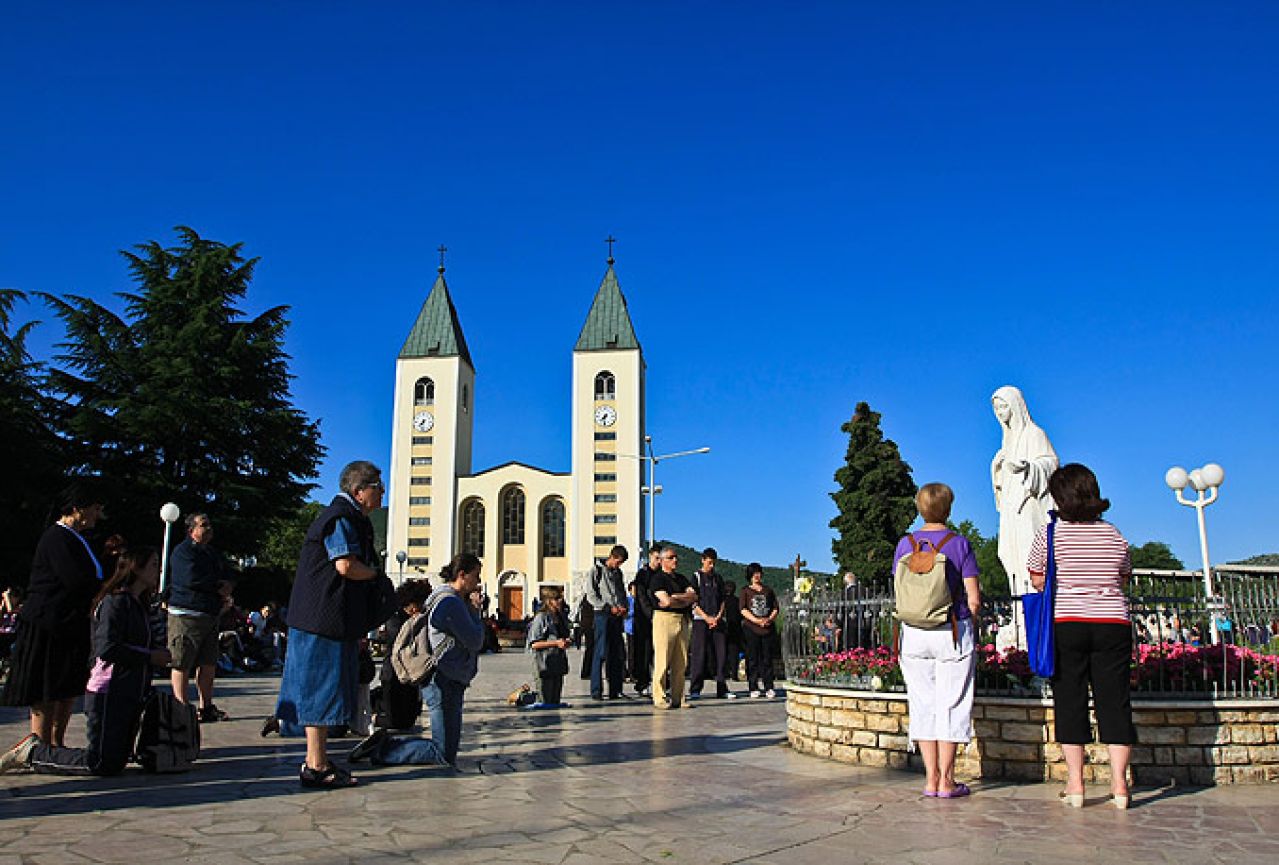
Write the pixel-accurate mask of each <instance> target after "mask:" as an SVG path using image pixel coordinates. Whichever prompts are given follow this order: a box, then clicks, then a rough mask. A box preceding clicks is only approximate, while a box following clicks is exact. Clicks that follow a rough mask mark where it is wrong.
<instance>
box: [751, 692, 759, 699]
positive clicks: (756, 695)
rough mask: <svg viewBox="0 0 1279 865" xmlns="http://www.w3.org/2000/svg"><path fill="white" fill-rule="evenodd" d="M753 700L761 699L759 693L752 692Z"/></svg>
mask: <svg viewBox="0 0 1279 865" xmlns="http://www.w3.org/2000/svg"><path fill="white" fill-rule="evenodd" d="M751 699H752V700H758V699H759V691H751Z"/></svg>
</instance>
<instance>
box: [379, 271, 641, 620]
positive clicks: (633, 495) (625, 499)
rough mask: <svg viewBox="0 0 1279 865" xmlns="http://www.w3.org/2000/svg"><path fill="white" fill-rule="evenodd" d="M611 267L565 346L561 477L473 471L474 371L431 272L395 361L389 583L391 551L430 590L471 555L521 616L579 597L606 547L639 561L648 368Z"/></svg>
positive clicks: (533, 470) (503, 606)
mask: <svg viewBox="0 0 1279 865" xmlns="http://www.w3.org/2000/svg"><path fill="white" fill-rule="evenodd" d="M613 263H614V262H613V258H612V256H611V255H610V256H609V259H608V269H607V270H606V271H605V273H604V278H603V280H602V281H601V282H600V285H599V288H598V290H597V291H596V293H595V299H594V302H593V303H592V304H591V308H590V311H589V313H588V314H587V316H586V321H585V323H584V324H583V326H582V329H581V332H580V333H579V334H578V339H577V343H576V345H575V346H574V348H573V375H572V381H571V382H566V384H567V385H568V386H570V387H571V388H572V399H571V412H572V416H571V418H570V430H571V436H570V438H571V446H570V447H571V454H570V458H571V462H570V471H568V472H563V471H550V470H547V469H543V468H538V467H535V466H529V465H525V464H523V463H519V462H514V461H511V462H504V463H500V464H498V465H495V466H492V467H490V468H485V469H483V470H480V471H475V470H473V467H472V441H473V433H474V430H475V424H476V420H477V418H476V415H477V414H478V413H479V409H478V408H477V406H478V401H477V400H476V372H475V364H474V362H473V361H472V358H471V353H470V350H469V348H468V347H467V344H466V338H465V336H464V335H463V331H462V325H461V321H460V320H459V317H458V314H457V309H456V308H455V307H454V305H453V299H452V296H451V295H450V293H449V288H448V285H447V283H446V282H445V279H444V267H443V266H441V267H440V268H439V275H438V277H437V278H436V280H435V285H434V286H433V287H432V289H431V292H430V294H429V295H428V296H427V298H426V301H425V302H424V303H423V304H422V308H421V311H420V312H419V313H418V317H417V320H416V321H415V322H414V324H413V327H412V329H411V330H410V331H409V335H408V338H407V339H406V340H405V341H404V346H403V348H402V349H401V350H400V354H399V357H398V358H397V360H396V371H395V397H394V399H395V405H394V410H393V412H392V423H393V427H392V431H391V466H390V473H389V476H388V481H389V484H388V486H389V489H388V501H387V509H388V514H387V573H389V574H391V575H392V576H393V578H398V576H399V574H400V573H401V567H400V565H399V563H398V561H397V554H399V553H403V554H404V558H405V561H404V567H403V569H402V570H403V573H404V576H405V577H406V578H407V577H410V576H429V577H430V578H431V579H432V581H433V582H434V581H435V577H436V575H437V574H438V573H439V570H440V568H441V567H443V566H444V565H445V564H447V563H448V561H449V560H450V559H451V558H452V557H453V556H454V555H455V554H456V553H459V552H470V553H474V554H476V555H477V556H479V557H480V559H481V561H483V563H484V571H483V576H484V583H485V588H486V590H487V591H488V593H489V595H490V597H492V598H493V599H494V600H495V601H496V603H497V612H498V613H499V614H500V615H503V616H506V617H508V618H512V619H518V618H521V617H523V616H524V615H526V614H528V613H529V612H530V611H531V609H532V603H533V600H534V598H536V597H537V596H538V594H539V592H540V590H541V589H543V588H546V587H558V588H561V589H563V590H564V591H565V592H566V593H567V594H570V595H575V594H576V592H575V590H574V580H575V579H577V578H580V577H581V576H582V575H584V574H586V573H587V572H588V571H589V570H590V568H591V566H592V565H593V563H594V561H595V560H596V559H597V558H602V557H604V556H606V555H607V554H608V551H609V549H610V548H611V547H612V546H613V545H614V544H619V543H620V544H623V545H625V546H626V548H627V549H628V550H629V551H630V553H631V557H632V563H636V562H637V561H638V554H639V552H640V549H641V543H642V534H643V521H642V514H643V504H642V494H643V492H642V487H641V483H642V482H641V477H642V469H643V466H642V460H641V459H638V458H637V457H638V456H639V455H641V454H643V453H644V410H645V396H644V374H645V364H644V355H643V351H642V349H641V348H640V344H639V340H638V339H637V338H636V336H635V329H634V326H633V325H632V323H631V317H630V313H629V311H628V309H627V306H626V299H625V297H623V295H622V291H621V287H620V286H619V285H618V282H617V275H616V274H615V273H614V270H613ZM565 342H566V344H567V339H566V340H565ZM481 422H483V420H482V419H481Z"/></svg>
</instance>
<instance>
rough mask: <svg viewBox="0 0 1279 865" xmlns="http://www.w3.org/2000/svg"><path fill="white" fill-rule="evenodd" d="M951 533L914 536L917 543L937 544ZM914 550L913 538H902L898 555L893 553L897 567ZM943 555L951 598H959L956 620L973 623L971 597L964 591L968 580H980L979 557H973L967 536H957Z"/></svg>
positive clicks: (930, 531)
mask: <svg viewBox="0 0 1279 865" xmlns="http://www.w3.org/2000/svg"><path fill="white" fill-rule="evenodd" d="M949 531H950V530H949V529H928V530H926V531H925V530H924V529H920V530H919V531H917V532H911V533H910V534H911V535H914V537H915V540H917V541H921V542H922V541H929V542H930V544H935V543H938V542H940V541H941V539H942V538H944V537H946V535H947V534H948V533H949ZM914 549H915V548H914V547H913V546H911V544H910V535H907V536H906V537H904V538H902V539H901V540H900V541H898V542H897V552H895V553H893V566H894V567H896V563H897V562H900V561H901V558H902V556H904V555H906V554H908V553H910V552H913V551H914ZM938 552H939V553H944V554H945V556H946V582H948V583H950V591H951V594H953V595H954V596H955V618H957V619H971V618H972V616H973V612H972V610H970V609H968V595H967V593H966V592H965V591H964V578H965V577H976V576H977V575H978V574H980V573H981V571H980V570H979V569H978V568H977V556H976V555H975V554H974V553H973V548H972V545H971V544H969V543H968V538H966V537H964V536H963V535H958V534H957V535H955V536H954V537H953V538H951V539H950V540H949V541H947V542H946V543H945V544H943V545H942V547H941V549H940V550H938Z"/></svg>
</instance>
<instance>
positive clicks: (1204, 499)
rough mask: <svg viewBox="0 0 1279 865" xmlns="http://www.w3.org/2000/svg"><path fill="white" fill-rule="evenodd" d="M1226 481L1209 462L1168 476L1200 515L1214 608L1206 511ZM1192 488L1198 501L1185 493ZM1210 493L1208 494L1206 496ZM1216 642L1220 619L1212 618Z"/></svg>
mask: <svg viewBox="0 0 1279 865" xmlns="http://www.w3.org/2000/svg"><path fill="white" fill-rule="evenodd" d="M1225 480H1226V472H1225V469H1223V468H1222V467H1221V466H1219V465H1217V464H1216V463H1208V464H1207V465H1205V466H1204V467H1203V468H1198V469H1195V470H1194V471H1191V472H1187V471H1186V470H1185V469H1183V468H1182V467H1181V466H1173V467H1172V468H1170V469H1168V471H1167V473H1165V474H1164V483H1166V484H1167V485H1168V487H1169V489H1171V490H1173V492H1175V493H1176V494H1177V501H1178V502H1180V503H1181V504H1183V505H1185V506H1186V507H1190V508H1194V509H1195V512H1196V514H1198V516H1199V552H1200V554H1201V555H1202V556H1203V566H1204V592H1205V594H1206V595H1207V596H1208V605H1209V608H1210V609H1213V605H1214V602H1215V598H1216V592H1215V591H1214V587H1213V583H1212V565H1211V563H1210V562H1209V561H1208V528H1207V525H1206V524H1205V522H1204V508H1206V507H1208V505H1210V504H1212V503H1213V502H1215V501H1216V500H1217V491H1218V489H1219V488H1220V487H1221V484H1222V483H1223V482H1224V481H1225ZM1187 486H1190V487H1192V488H1193V489H1194V491H1195V498H1194V499H1187V498H1186V497H1185V496H1184V495H1182V493H1183V492H1184V491H1185V489H1186V487H1187ZM1205 493H1206V495H1205ZM1211 627H1212V641H1213V642H1214V643H1216V642H1218V638H1219V635H1218V633H1217V616H1216V614H1215V611H1214V614H1213V615H1212V616H1211Z"/></svg>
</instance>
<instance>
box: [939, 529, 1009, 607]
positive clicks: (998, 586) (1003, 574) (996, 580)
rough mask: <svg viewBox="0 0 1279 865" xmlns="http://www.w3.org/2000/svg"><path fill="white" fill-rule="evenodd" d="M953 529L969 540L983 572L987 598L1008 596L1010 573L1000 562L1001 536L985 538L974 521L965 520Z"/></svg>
mask: <svg viewBox="0 0 1279 865" xmlns="http://www.w3.org/2000/svg"><path fill="white" fill-rule="evenodd" d="M951 528H953V529H954V530H955V531H957V532H959V533H960V534H961V535H963V536H964V537H966V538H967V539H968V543H969V545H970V546H972V548H973V555H974V556H976V557H977V567H978V569H979V570H980V571H981V592H982V595H983V596H987V597H1003V596H1005V595H1007V594H1008V572H1007V571H1005V570H1004V564H1003V562H1001V561H999V536H998V535H995V536H994V537H989V538H988V537H985V536H984V535H982V533H981V531H980V530H979V529H978V528H977V526H976V524H975V523H973V521H972V520H964V521H963V522H962V523H960V524H959V525H957V526H956V525H954V524H951Z"/></svg>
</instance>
